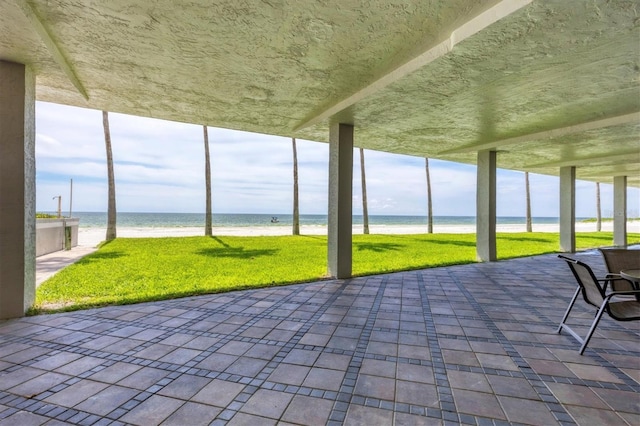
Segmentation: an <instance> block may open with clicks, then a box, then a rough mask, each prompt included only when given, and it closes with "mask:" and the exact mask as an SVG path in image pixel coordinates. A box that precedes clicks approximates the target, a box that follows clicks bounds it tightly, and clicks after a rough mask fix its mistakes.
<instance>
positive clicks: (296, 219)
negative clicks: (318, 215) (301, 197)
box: [291, 138, 300, 235]
mask: <svg viewBox="0 0 640 426" xmlns="http://www.w3.org/2000/svg"><path fill="white" fill-rule="evenodd" d="M291 145H292V146H293V235H300V211H299V210H298V151H297V149H296V138H291Z"/></svg>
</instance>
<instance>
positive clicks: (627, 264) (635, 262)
mask: <svg viewBox="0 0 640 426" xmlns="http://www.w3.org/2000/svg"><path fill="white" fill-rule="evenodd" d="M598 251H599V252H600V253H601V254H602V258H603V259H604V265H605V266H606V267H607V272H609V273H611V274H619V273H620V271H622V270H625V269H640V250H627V249H598ZM611 287H612V289H613V290H615V291H628V290H633V285H632V284H631V283H629V282H627V281H624V280H615V281H612V283H611Z"/></svg>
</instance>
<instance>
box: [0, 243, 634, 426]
mask: <svg viewBox="0 0 640 426" xmlns="http://www.w3.org/2000/svg"><path fill="white" fill-rule="evenodd" d="M576 257H579V258H581V259H582V260H584V261H586V262H587V263H589V264H591V265H593V266H594V269H596V271H597V272H598V273H599V274H602V273H603V272H604V271H603V266H602V260H601V259H600V257H599V255H598V254H596V253H593V252H587V253H582V254H579V255H576ZM574 287H575V284H574V280H573V277H572V276H571V275H570V271H569V269H568V268H567V266H566V264H565V263H564V262H563V261H561V260H559V259H557V258H556V257H555V256H554V255H544V256H535V257H530V258H523V259H515V260H509V261H501V262H494V263H484V264H472V265H462V266H454V267H447V268H434V269H426V270H419V271H411V272H404V273H396V274H388V275H377V276H370V277H362V278H355V279H352V280H344V281H343V280H334V281H321V282H316V283H310V284H301V285H293V286H287V287H274V288H268V289H262V290H250V291H241V292H234V293H227V294H219V295H210V296H200V297H192V298H184V299H176V300H170V301H164V302H156V303H145V304H138V305H129V306H118V307H107V308H101V309H93V310H85V311H77V312H71V313H63V314H56V315H41V316H34V317H29V318H22V319H17V320H10V321H4V322H0V425H5V424H6V425H40V424H47V425H54V424H79V425H94V424H95V425H108V424H111V425H120V424H136V425H154V424H163V425H200V424H202V425H207V424H214V425H217V424H219V425H223V424H228V425H270V424H308V425H323V424H329V425H333V424H335V425H337V424H348V425H390V424H398V425H400V424H402V425H419V424H429V425H431V424H433V425H437V424H477V425H491V424H495V425H500V424H539V425H553V424H584V425H589V424H610V425H624V424H629V425H638V424H640V392H639V391H640V385H639V381H640V358H639V357H638V356H639V355H640V324H639V322H632V323H631V322H627V323H617V322H614V321H611V320H610V319H608V318H606V319H604V320H603V321H602V322H601V324H600V326H599V327H598V331H597V332H596V334H595V336H594V338H593V340H592V342H591V344H590V345H589V347H588V348H587V351H586V352H585V355H584V356H580V355H579V354H578V347H579V345H578V343H577V342H575V341H574V340H573V339H572V338H571V337H569V336H566V335H558V334H556V333H555V330H556V328H557V326H558V323H559V321H560V318H561V316H562V314H563V312H564V310H565V308H566V306H567V304H568V302H569V300H570V298H571V296H572V293H573V290H574ZM574 310H575V314H576V316H575V317H574V320H573V321H571V324H572V325H575V326H577V327H578V329H579V330H580V331H582V332H586V328H587V326H588V325H589V323H590V322H591V318H593V314H594V312H593V311H591V310H587V309H586V308H585V304H584V302H582V301H581V302H579V306H577V308H574Z"/></svg>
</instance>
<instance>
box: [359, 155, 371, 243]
mask: <svg viewBox="0 0 640 426" xmlns="http://www.w3.org/2000/svg"><path fill="white" fill-rule="evenodd" d="M360 176H361V178H362V223H363V225H364V230H363V233H365V234H368V233H369V209H368V208H367V179H366V178H365V176H364V149H362V148H360Z"/></svg>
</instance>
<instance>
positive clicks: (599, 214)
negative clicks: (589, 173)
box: [596, 182, 602, 232]
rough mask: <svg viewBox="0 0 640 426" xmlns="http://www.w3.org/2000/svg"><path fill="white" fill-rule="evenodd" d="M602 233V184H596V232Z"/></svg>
mask: <svg viewBox="0 0 640 426" xmlns="http://www.w3.org/2000/svg"><path fill="white" fill-rule="evenodd" d="M600 231H602V211H601V210H600V182H596V232H600Z"/></svg>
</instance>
